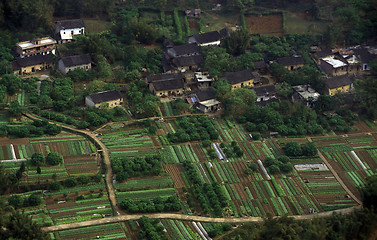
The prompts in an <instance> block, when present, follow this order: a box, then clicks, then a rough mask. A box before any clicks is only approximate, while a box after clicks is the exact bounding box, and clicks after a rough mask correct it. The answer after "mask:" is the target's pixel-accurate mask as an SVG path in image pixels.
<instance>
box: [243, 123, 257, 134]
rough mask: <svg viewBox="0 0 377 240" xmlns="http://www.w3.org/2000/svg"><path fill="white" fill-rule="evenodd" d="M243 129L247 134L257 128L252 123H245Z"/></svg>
mask: <svg viewBox="0 0 377 240" xmlns="http://www.w3.org/2000/svg"><path fill="white" fill-rule="evenodd" d="M245 129H246V131H248V132H254V131H255V130H256V129H257V126H256V125H255V124H254V123H252V122H247V123H246V125H245Z"/></svg>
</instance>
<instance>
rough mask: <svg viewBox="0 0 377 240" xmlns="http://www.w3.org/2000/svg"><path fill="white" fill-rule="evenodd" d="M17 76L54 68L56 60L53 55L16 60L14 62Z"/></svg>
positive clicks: (14, 70)
mask: <svg viewBox="0 0 377 240" xmlns="http://www.w3.org/2000/svg"><path fill="white" fill-rule="evenodd" d="M12 66H13V72H14V74H15V75H23V74H31V73H35V72H38V71H43V70H46V69H51V68H53V67H54V58H53V57H52V56H51V55H35V56H30V57H25V58H16V59H15V60H14V61H13V62H12Z"/></svg>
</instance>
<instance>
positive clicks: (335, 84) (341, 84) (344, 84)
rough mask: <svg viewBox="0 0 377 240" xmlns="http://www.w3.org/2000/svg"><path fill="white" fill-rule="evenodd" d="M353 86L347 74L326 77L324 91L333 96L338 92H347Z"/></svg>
mask: <svg viewBox="0 0 377 240" xmlns="http://www.w3.org/2000/svg"><path fill="white" fill-rule="evenodd" d="M352 88H353V83H352V80H351V79H350V77H348V76H347V75H342V76H336V77H332V78H328V79H326V93H327V94H329V95H331V96H334V95H335V94H337V93H339V92H348V91H350V90H351V89H352Z"/></svg>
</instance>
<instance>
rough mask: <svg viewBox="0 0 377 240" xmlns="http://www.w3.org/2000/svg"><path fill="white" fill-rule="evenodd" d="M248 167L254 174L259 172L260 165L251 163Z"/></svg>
mask: <svg viewBox="0 0 377 240" xmlns="http://www.w3.org/2000/svg"><path fill="white" fill-rule="evenodd" d="M247 167H248V168H249V169H251V170H252V171H253V172H256V171H257V170H258V165H257V164H256V163H249V164H247Z"/></svg>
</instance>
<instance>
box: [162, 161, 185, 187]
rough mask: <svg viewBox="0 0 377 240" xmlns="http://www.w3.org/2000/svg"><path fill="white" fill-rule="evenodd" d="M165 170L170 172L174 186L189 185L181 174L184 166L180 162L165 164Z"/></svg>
mask: <svg viewBox="0 0 377 240" xmlns="http://www.w3.org/2000/svg"><path fill="white" fill-rule="evenodd" d="M164 167H165V170H166V171H167V172H168V173H169V175H170V177H171V179H172V180H173V182H174V187H175V188H177V189H179V188H183V187H187V186H186V184H185V182H184V181H183V178H182V176H181V172H182V171H183V170H182V166H180V165H178V164H167V165H165V166H164Z"/></svg>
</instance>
